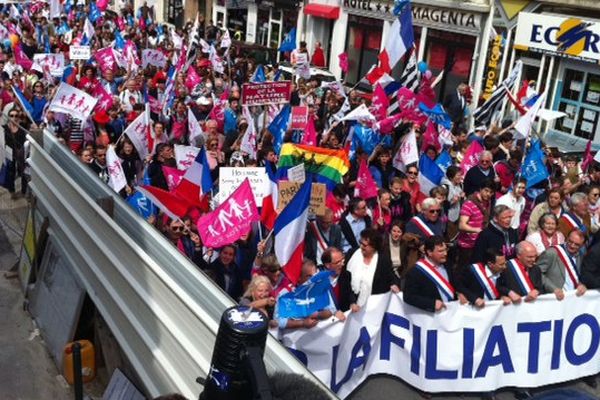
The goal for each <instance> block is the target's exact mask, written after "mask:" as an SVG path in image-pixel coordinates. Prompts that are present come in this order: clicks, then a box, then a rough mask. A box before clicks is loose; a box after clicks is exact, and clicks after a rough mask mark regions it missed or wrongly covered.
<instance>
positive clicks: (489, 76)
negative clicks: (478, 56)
mask: <svg viewBox="0 0 600 400" xmlns="http://www.w3.org/2000/svg"><path fill="white" fill-rule="evenodd" d="M503 48H504V37H503V36H502V35H496V37H495V38H494V41H493V42H492V43H491V45H490V50H489V54H488V60H487V64H486V73H485V75H484V76H483V79H484V82H483V83H484V85H483V87H484V89H483V94H482V95H481V97H483V99H484V100H487V99H489V98H490V96H491V95H492V93H494V90H496V83H497V82H498V74H499V73H500V64H501V63H502V51H503Z"/></svg>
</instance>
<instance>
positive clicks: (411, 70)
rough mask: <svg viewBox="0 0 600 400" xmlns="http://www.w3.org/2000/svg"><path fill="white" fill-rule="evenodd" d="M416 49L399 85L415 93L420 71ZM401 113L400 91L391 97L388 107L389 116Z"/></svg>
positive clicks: (411, 53)
mask: <svg viewBox="0 0 600 400" xmlns="http://www.w3.org/2000/svg"><path fill="white" fill-rule="evenodd" d="M415 53H416V49H415V48H414V47H413V48H412V50H411V52H410V55H409V56H408V60H407V62H406V65H405V66H404V71H403V72H402V76H400V80H399V82H398V83H399V84H400V87H405V88H407V89H410V90H412V91H413V92H414V91H415V90H417V88H418V87H419V70H418V69H417V56H416V54H415ZM398 111H399V104H398V89H396V91H395V92H394V93H393V94H392V95H391V96H390V106H389V107H388V115H392V114H395V113H397V112H398Z"/></svg>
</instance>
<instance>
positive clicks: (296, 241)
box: [274, 180, 312, 284]
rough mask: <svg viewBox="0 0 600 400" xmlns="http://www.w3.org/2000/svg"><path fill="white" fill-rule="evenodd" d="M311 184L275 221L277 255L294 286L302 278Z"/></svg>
mask: <svg viewBox="0 0 600 400" xmlns="http://www.w3.org/2000/svg"><path fill="white" fill-rule="evenodd" d="M311 187H312V185H311V182H310V181H309V180H307V181H306V182H304V183H303V184H302V186H301V187H300V190H299V191H298V193H296V195H295V196H294V198H293V199H292V201H290V202H289V204H288V205H287V206H286V207H285V208H284V209H283V210H282V211H281V214H279V216H278V217H277V219H276V220H275V228H274V233H275V255H276V256H277V260H279V264H281V265H282V267H283V271H284V272H285V274H286V275H287V277H288V278H289V280H290V281H292V282H293V283H294V284H296V283H297V282H298V279H299V278H300V272H301V270H302V257H303V255H304V233H305V232H306V222H307V221H308V206H309V203H310V191H311Z"/></svg>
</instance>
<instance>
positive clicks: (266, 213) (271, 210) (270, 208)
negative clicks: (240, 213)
mask: <svg viewBox="0 0 600 400" xmlns="http://www.w3.org/2000/svg"><path fill="white" fill-rule="evenodd" d="M265 169H266V170H267V175H268V176H269V190H270V193H268V194H267V195H266V196H265V197H263V202H262V209H261V212H260V222H262V223H263V225H264V226H266V227H267V228H268V229H273V226H274V225H275V220H276V219H277V202H278V201H279V192H278V189H277V178H276V177H275V173H274V172H273V167H272V166H271V164H270V163H268V162H267V163H266V165H265Z"/></svg>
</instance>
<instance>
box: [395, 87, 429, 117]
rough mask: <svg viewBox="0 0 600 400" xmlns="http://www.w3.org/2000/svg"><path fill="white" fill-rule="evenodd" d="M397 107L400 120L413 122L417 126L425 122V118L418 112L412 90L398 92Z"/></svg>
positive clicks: (402, 89) (404, 89)
mask: <svg viewBox="0 0 600 400" xmlns="http://www.w3.org/2000/svg"><path fill="white" fill-rule="evenodd" d="M398 105H399V106H400V116H401V118H402V119H404V120H408V121H411V122H414V123H415V124H417V125H420V124H422V123H423V122H425V121H427V116H425V114H423V113H422V112H421V111H420V110H419V102H418V101H417V97H416V95H415V93H414V92H413V91H412V90H410V89H407V88H405V87H403V88H400V90H398Z"/></svg>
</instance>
